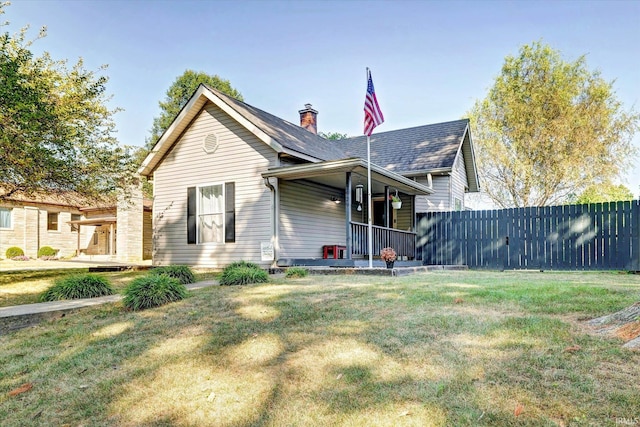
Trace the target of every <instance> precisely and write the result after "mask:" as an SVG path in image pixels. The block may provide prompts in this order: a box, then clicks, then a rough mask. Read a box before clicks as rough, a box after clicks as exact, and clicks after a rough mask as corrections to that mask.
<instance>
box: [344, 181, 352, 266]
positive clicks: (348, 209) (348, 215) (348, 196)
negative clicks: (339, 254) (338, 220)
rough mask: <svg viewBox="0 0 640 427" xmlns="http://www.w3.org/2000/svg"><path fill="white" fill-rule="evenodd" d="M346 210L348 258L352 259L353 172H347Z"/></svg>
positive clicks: (345, 189) (346, 255)
mask: <svg viewBox="0 0 640 427" xmlns="http://www.w3.org/2000/svg"><path fill="white" fill-rule="evenodd" d="M344 212H345V216H346V218H345V219H346V221H345V223H346V225H345V227H346V230H345V231H346V234H345V236H346V237H347V241H346V247H347V249H346V251H345V252H346V254H345V258H346V259H351V246H352V243H353V236H352V235H351V172H347V183H346V185H345V188H344Z"/></svg>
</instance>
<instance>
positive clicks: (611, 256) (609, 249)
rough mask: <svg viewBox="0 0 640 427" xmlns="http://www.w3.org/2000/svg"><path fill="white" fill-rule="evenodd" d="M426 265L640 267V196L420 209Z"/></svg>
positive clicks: (420, 234)
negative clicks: (620, 199) (578, 202)
mask: <svg viewBox="0 0 640 427" xmlns="http://www.w3.org/2000/svg"><path fill="white" fill-rule="evenodd" d="M417 239H418V244H417V247H418V250H419V251H420V252H421V255H422V263H423V264H424V265H467V266H469V268H477V269H481V268H486V269H500V270H502V269H541V270H627V271H640V201H638V200H634V201H626V202H612V203H594V204H590V205H564V206H545V207H539V208H538V207H530V208H517V209H501V210H490V211H489V210H486V211H462V212H432V213H425V214H418V235H417Z"/></svg>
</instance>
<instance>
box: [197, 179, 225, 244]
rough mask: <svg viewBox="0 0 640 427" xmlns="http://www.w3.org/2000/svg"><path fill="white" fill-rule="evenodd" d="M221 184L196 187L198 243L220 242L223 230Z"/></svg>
mask: <svg viewBox="0 0 640 427" xmlns="http://www.w3.org/2000/svg"><path fill="white" fill-rule="evenodd" d="M222 193H223V190H222V185H211V186H209V187H200V188H198V243H212V242H215V243H221V242H222V241H223V240H222V238H223V234H222V233H223V232H224V195H223V194H222Z"/></svg>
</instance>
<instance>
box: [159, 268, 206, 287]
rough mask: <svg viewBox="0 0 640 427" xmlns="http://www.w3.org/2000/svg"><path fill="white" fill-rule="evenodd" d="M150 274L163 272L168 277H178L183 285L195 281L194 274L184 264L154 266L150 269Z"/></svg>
mask: <svg viewBox="0 0 640 427" xmlns="http://www.w3.org/2000/svg"><path fill="white" fill-rule="evenodd" d="M150 273H151V274H152V275H160V274H164V275H166V276H169V277H173V278H174V279H178V281H179V282H180V283H182V284H183V285H187V284H189V283H193V282H195V281H196V276H195V275H194V274H193V271H191V268H189V267H188V266H186V265H167V266H164V267H156V268H152V269H151V270H150Z"/></svg>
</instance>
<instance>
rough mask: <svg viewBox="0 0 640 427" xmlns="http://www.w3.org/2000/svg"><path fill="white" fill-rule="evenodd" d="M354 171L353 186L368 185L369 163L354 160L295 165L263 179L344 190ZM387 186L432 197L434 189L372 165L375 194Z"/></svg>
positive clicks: (274, 171) (276, 169)
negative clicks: (313, 184) (296, 181)
mask: <svg viewBox="0 0 640 427" xmlns="http://www.w3.org/2000/svg"><path fill="white" fill-rule="evenodd" d="M347 172H352V173H353V174H354V175H352V183H353V185H354V186H355V185H357V184H363V185H365V186H366V184H367V162H366V160H364V159H360V158H353V159H343V160H331V161H326V162H319V163H305V164H303V165H296V166H282V167H277V168H272V169H269V170H268V171H267V172H265V173H263V174H262V176H263V177H264V178H270V177H274V178H279V179H283V180H298V179H305V180H307V181H312V182H316V183H319V184H322V185H326V186H330V187H334V188H345V185H346V179H345V173H347ZM385 185H388V186H389V187H393V188H394V189H397V190H398V191H400V192H402V193H405V194H410V195H429V194H432V193H433V190H432V189H431V188H429V187H426V186H424V185H422V184H419V183H417V182H415V181H413V180H411V179H409V178H405V177H404V176H402V175H398V174H396V173H394V172H390V171H388V170H386V169H384V168H382V167H380V166H378V165H375V164H373V163H372V164H371V187H372V192H373V193H382V192H383V191H384V187H385Z"/></svg>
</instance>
